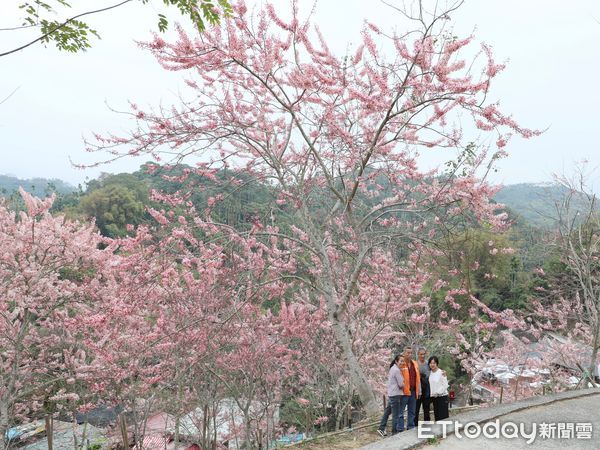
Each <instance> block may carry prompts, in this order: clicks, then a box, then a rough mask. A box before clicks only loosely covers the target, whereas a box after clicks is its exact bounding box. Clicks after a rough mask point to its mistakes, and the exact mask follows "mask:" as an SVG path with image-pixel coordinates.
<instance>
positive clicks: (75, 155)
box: [0, 0, 600, 184]
mask: <svg viewBox="0 0 600 450" xmlns="http://www.w3.org/2000/svg"><path fill="white" fill-rule="evenodd" d="M390 1H392V2H393V1H394V0H390ZM396 1H398V0H396ZM114 2H115V1H114V0H113V1H109V0H93V1H90V0H87V1H85V0H78V1H73V4H74V5H75V6H76V5H83V6H84V7H75V8H74V11H75V12H80V11H85V10H86V8H85V6H86V5H87V8H88V9H89V8H92V7H93V8H96V7H98V6H102V5H110V4H112V3H114ZM19 3H21V0H0V28H4V27H10V26H15V25H18V23H19V20H18V8H17V7H18V4H19ZM159 3H161V2H157V1H156V0H155V4H159ZM273 3H274V4H275V5H276V6H277V5H286V6H287V5H288V4H289V2H288V1H287V0H273ZM90 5H92V6H90ZM311 5H312V0H300V6H301V9H302V8H303V7H304V8H310V7H311ZM157 12H158V10H157V9H154V7H153V6H150V7H144V6H142V5H141V4H137V3H135V4H130V5H126V6H124V7H122V8H119V9H116V10H113V11H111V12H108V13H104V14H103V15H101V16H100V15H99V16H96V17H94V18H93V19H92V18H90V19H89V23H90V24H93V25H94V26H95V27H96V28H97V29H98V30H99V31H100V34H101V35H102V40H100V41H97V40H96V41H94V42H93V48H92V49H90V50H88V51H87V52H86V53H80V54H75V55H73V54H67V53H63V52H59V51H58V50H56V49H55V48H54V47H48V48H44V47H43V46H41V45H35V46H33V47H29V48H28V49H26V50H24V51H21V52H19V53H16V54H13V55H9V56H5V57H2V58H0V101H1V100H2V99H4V98H5V97H6V96H8V95H9V94H10V93H11V92H13V90H15V89H17V91H16V92H15V93H14V94H13V95H12V96H11V97H10V98H9V99H8V100H6V101H5V102H4V103H3V104H0V156H1V159H0V161H1V163H0V174H12V175H16V176H18V177H21V178H30V177H47V178H61V179H63V180H66V181H69V182H71V183H74V184H76V183H80V182H83V181H84V180H85V179H86V177H89V178H94V177H96V176H97V175H98V174H99V172H100V171H104V172H121V171H132V170H135V169H136V168H137V167H138V166H139V165H140V164H141V163H143V162H144V161H145V159H129V160H127V161H124V162H119V163H114V164H112V165H108V166H103V167H102V168H100V169H87V170H85V171H81V170H78V169H74V168H73V167H72V166H71V164H70V162H69V157H70V158H71V159H73V160H74V161H76V162H88V163H89V162H92V161H94V160H97V159H98V158H99V155H89V154H86V153H85V152H84V146H83V142H82V136H84V135H85V136H90V135H91V133H92V132H99V133H101V134H102V133H104V132H107V131H113V132H117V133H118V132H119V131H125V130H128V129H129V128H130V124H129V123H128V122H127V120H125V119H124V117H122V116H120V115H118V114H116V113H114V112H112V111H110V109H109V108H108V106H107V105H110V106H111V107H113V108H115V109H120V110H127V101H128V100H131V101H133V102H136V103H138V104H140V105H157V104H158V103H159V102H161V101H162V102H163V104H165V105H169V104H171V103H173V102H176V95H177V93H178V92H179V90H180V89H182V90H183V89H184V88H183V86H184V85H183V83H182V82H181V79H182V77H183V74H182V73H170V72H166V71H164V70H162V69H161V68H160V67H159V66H158V64H157V63H156V62H155V61H154V59H153V58H152V57H151V56H150V55H149V54H148V53H145V52H143V51H141V50H140V49H138V48H137V46H136V44H135V42H134V40H145V39H147V38H149V36H150V30H154V29H156V21H157V20H156V14H157ZM169 17H170V18H171V19H174V18H175V17H177V14H176V12H175V11H174V10H172V11H170V12H169ZM364 19H368V20H370V21H371V22H373V23H376V24H378V25H381V26H382V28H384V29H385V28H389V27H392V26H393V25H394V23H395V22H396V21H397V19H398V15H397V13H396V12H394V11H392V10H390V9H389V8H388V7H386V6H385V5H383V4H381V3H379V2H378V1H377V0H344V1H342V0H320V1H319V2H318V3H317V11H316V21H315V22H316V23H318V24H319V26H320V28H321V30H322V31H323V33H324V35H325V36H326V37H327V38H329V39H330V40H331V41H332V46H331V47H332V48H333V49H336V50H339V52H340V53H343V52H344V50H345V49H346V46H347V43H351V42H354V43H356V42H357V41H358V32H359V31H360V29H361V27H362V23H363V20H364ZM453 22H454V27H455V28H454V29H455V34H457V35H459V36H466V35H468V34H470V33H471V32H472V31H473V30H475V36H476V40H477V41H484V42H486V43H488V44H490V45H492V46H493V49H494V55H495V59H496V61H503V60H508V67H507V69H506V70H505V71H504V72H503V73H502V74H501V75H500V76H499V77H498V78H496V83H495V86H494V87H493V89H492V93H491V96H490V97H489V98H490V99H492V100H496V99H499V100H500V102H501V107H502V110H503V111H504V112H510V113H512V114H513V115H514V117H515V118H516V119H517V120H518V121H519V123H520V124H521V125H523V126H526V127H530V128H538V129H545V128H548V130H547V131H546V133H545V134H544V135H542V136H541V137H538V138H534V139H531V140H523V139H513V140H512V141H511V142H510V144H509V147H508V151H509V153H510V156H509V158H508V159H505V160H503V161H502V162H501V163H500V164H499V169H500V170H499V172H498V174H496V175H494V178H493V180H494V181H496V182H499V183H505V184H512V183H518V182H537V181H547V180H549V179H550V176H551V174H552V173H554V172H560V173H562V172H569V171H570V170H571V168H572V166H573V163H574V162H576V161H580V160H582V159H586V160H588V161H589V162H590V165H591V166H592V167H598V166H600V148H599V147H600V145H599V144H598V142H599V140H598V128H599V127H600V108H599V105H600V89H599V88H598V80H599V79H600V46H599V45H598V44H599V43H600V1H598V0H570V1H565V0H467V1H466V2H465V4H464V5H463V6H462V7H461V9H460V10H459V11H457V12H456V13H455V14H454V16H453ZM26 38H27V36H26V35H25V34H22V32H9V31H0V52H2V51H5V50H8V49H10V48H13V47H15V46H17V44H18V43H20V42H22V41H24V40H26Z"/></svg>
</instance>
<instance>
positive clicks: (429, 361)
mask: <svg viewBox="0 0 600 450" xmlns="http://www.w3.org/2000/svg"><path fill="white" fill-rule="evenodd" d="M431 361H435V364H436V365H437V366H438V367H440V360H439V359H438V357H437V356H432V357H431V358H429V360H428V361H427V366H429V364H431Z"/></svg>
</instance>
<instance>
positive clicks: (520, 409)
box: [363, 389, 600, 450]
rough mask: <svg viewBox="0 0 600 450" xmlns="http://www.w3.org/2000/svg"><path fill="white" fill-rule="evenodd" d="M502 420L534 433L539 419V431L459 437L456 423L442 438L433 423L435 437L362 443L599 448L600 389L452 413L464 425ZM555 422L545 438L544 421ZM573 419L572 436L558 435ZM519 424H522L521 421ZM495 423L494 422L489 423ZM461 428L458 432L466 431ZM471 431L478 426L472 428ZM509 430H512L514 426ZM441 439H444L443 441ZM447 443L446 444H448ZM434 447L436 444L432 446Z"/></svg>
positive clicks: (377, 449) (377, 448)
mask: <svg viewBox="0 0 600 450" xmlns="http://www.w3.org/2000/svg"><path fill="white" fill-rule="evenodd" d="M496 419H498V421H499V426H500V428H501V427H502V425H503V424H505V423H506V422H507V421H514V422H519V423H523V424H524V425H523V426H524V430H525V433H531V430H532V425H531V424H532V423H536V427H537V428H538V429H537V435H538V437H537V438H536V439H535V441H534V442H533V444H527V443H526V442H525V439H522V438H513V439H490V438H485V437H483V436H480V437H479V438H477V439H467V438H463V439H458V437H457V436H453V435H452V434H453V433H454V425H448V426H446V427H445V428H446V435H447V436H448V437H447V438H446V439H443V440H442V434H443V429H442V427H441V426H440V425H434V426H433V429H432V431H431V432H429V433H427V435H428V436H430V435H431V434H433V435H434V436H435V437H434V438H427V437H422V438H419V437H418V435H417V430H410V431H405V432H403V433H399V434H397V435H396V436H392V437H388V438H385V439H382V440H381V441H378V442H375V443H373V444H370V445H368V446H366V447H363V449H365V450H367V449H368V450H392V449H393V450H396V449H407V448H416V447H424V446H428V445H429V444H435V447H436V448H437V447H442V448H449V449H452V448H456V449H458V448H460V449H461V450H463V449H469V448H473V449H475V448H476V449H488V448H489V449H505V448H513V447H514V448H527V447H531V446H534V447H537V448H559V447H566V446H568V447H569V450H570V449H571V448H593V449H598V448H600V389H585V390H577V391H568V392H562V393H560V394H554V395H547V396H543V397H534V398H531V399H527V400H523V401H520V402H516V403H511V404H506V405H499V406H494V407H490V408H480V409H478V410H476V411H471V412H467V413H463V414H458V415H454V416H453V415H451V416H450V419H449V420H450V421H459V422H460V424H462V425H464V424H467V423H471V422H474V423H477V424H480V426H481V427H483V426H484V425H485V424H488V423H489V422H494V421H495V420H496ZM542 422H545V423H547V424H556V429H555V431H554V434H555V439H544V438H542V437H541V425H540V424H541V423H542ZM560 422H562V423H572V424H573V425H572V427H573V432H572V435H573V438H572V439H565V438H562V439H560V438H558V433H559V431H558V423H560ZM578 422H579V423H584V424H591V428H592V435H591V439H589V440H584V439H577V438H576V436H577V435H579V436H584V435H585V432H586V430H587V428H588V427H589V425H584V426H583V427H582V428H583V430H582V429H581V427H580V429H579V430H578V432H577V433H576V430H575V427H576V424H577V423H578ZM519 426H520V425H519ZM486 427H492V425H486ZM570 427H571V425H566V426H565V428H566V431H565V430H563V431H561V433H562V435H569V434H570ZM462 431H463V430H461V429H460V428H459V434H460V435H462V434H464V433H463V432H462ZM469 431H476V429H475V428H474V427H473V428H469ZM487 431H488V434H490V433H492V434H493V428H487ZM507 431H509V432H511V433H512V429H510V428H509V429H508V430H507ZM440 440H441V442H440ZM446 446H447V447H446ZM432 448H433V447H432Z"/></svg>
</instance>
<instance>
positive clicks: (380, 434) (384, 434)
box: [377, 429, 387, 437]
mask: <svg viewBox="0 0 600 450" xmlns="http://www.w3.org/2000/svg"><path fill="white" fill-rule="evenodd" d="M377 432H378V433H379V436H381V437H386V436H387V432H386V431H385V430H379V429H378V430H377Z"/></svg>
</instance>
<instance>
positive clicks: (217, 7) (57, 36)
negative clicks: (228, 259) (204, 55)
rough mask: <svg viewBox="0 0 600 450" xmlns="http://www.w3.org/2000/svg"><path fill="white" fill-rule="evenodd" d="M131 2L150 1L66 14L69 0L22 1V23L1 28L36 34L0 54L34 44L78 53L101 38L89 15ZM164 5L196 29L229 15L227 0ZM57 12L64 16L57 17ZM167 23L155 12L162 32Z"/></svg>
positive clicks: (174, 1) (184, 0)
mask: <svg viewBox="0 0 600 450" xmlns="http://www.w3.org/2000/svg"><path fill="white" fill-rule="evenodd" d="M134 1H137V2H141V3H143V4H147V3H149V0H121V1H117V2H116V3H114V4H112V5H109V6H104V7H100V8H96V9H90V10H88V11H85V12H82V13H79V14H76V15H72V16H70V17H69V16H68V14H65V12H66V11H70V10H71V8H72V5H71V3H70V2H71V0H69V1H67V0H30V1H26V2H23V3H21V4H20V5H19V8H20V9H21V10H22V11H23V16H22V23H21V24H20V25H19V26H17V27H14V28H8V29H4V30H2V31H11V30H17V29H19V28H37V29H39V32H40V33H39V35H38V36H37V37H36V38H35V39H33V40H31V41H28V42H26V43H24V44H23V45H20V46H18V47H16V48H13V49H10V50H6V51H3V52H1V53H0V57H1V56H7V55H10V54H12V53H16V52H18V51H20V50H23V49H25V48H27V47H29V46H31V45H33V44H35V43H38V42H40V43H42V44H50V43H51V44H54V45H55V46H56V48H58V49H59V50H63V51H68V52H72V53H77V52H79V51H84V50H86V49H88V48H90V47H91V46H92V44H91V39H92V38H94V37H95V38H100V34H99V33H98V31H96V30H95V29H93V28H90V26H89V25H88V24H87V23H86V22H85V21H84V19H85V18H86V17H88V16H91V15H94V14H100V13H103V12H107V11H110V10H113V9H116V8H119V7H121V6H123V5H125V4H127V3H132V2H134ZM162 3H164V4H165V5H166V6H168V7H171V8H173V7H174V8H176V9H178V10H179V12H180V13H181V15H182V16H184V17H187V18H189V19H190V20H191V21H192V22H193V23H194V25H195V26H196V27H197V28H198V30H200V31H203V30H204V29H205V28H206V24H209V25H217V24H218V23H219V22H220V20H221V17H222V16H228V15H229V14H231V12H232V8H231V6H230V4H229V2H228V0H162ZM57 15H62V16H63V18H60V19H56V18H55V17H56V16H57ZM168 26H169V20H168V18H167V17H166V16H165V15H164V14H158V29H159V30H160V31H165V30H166V29H167V28H168Z"/></svg>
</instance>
